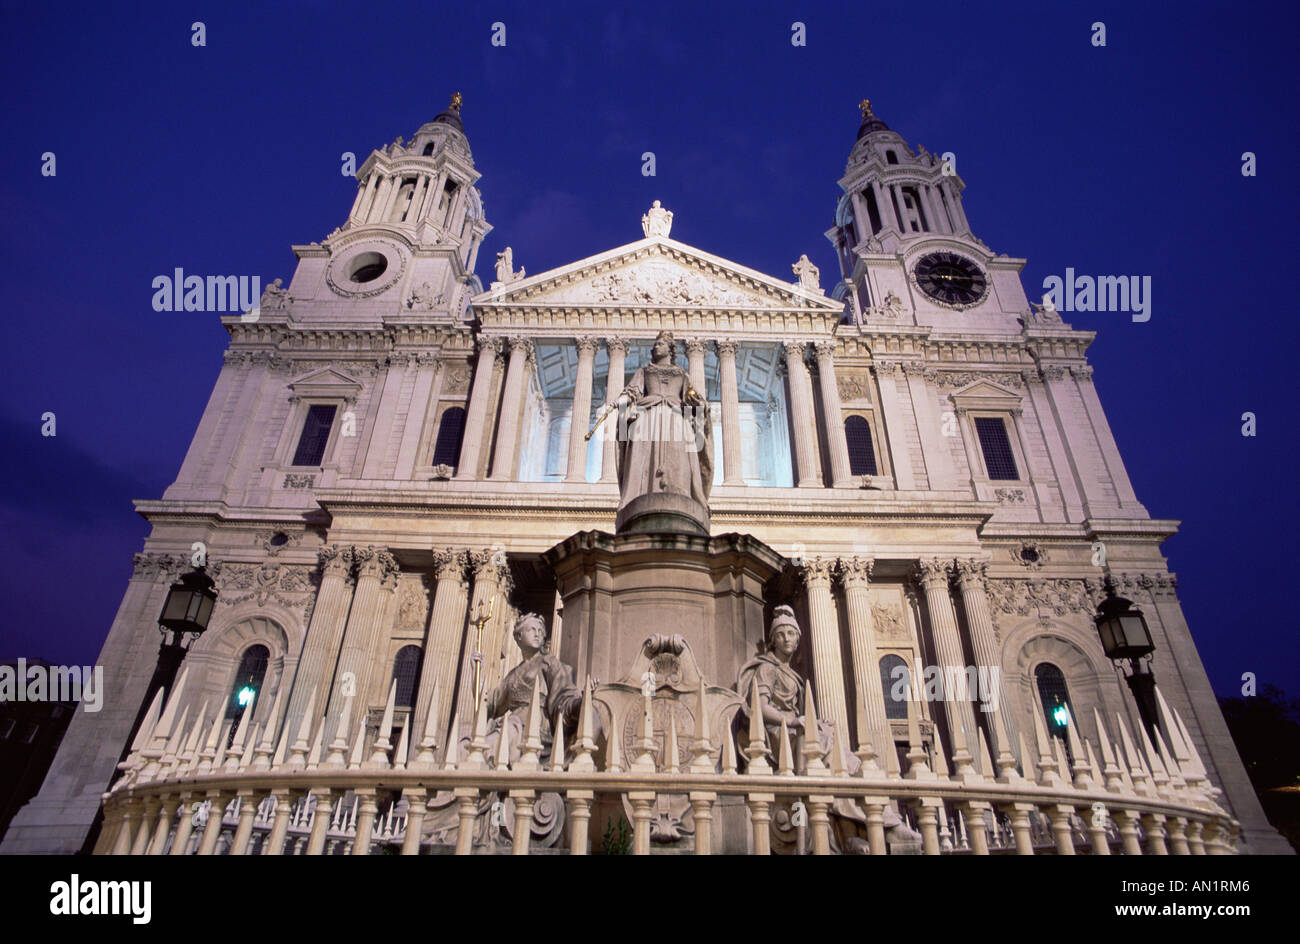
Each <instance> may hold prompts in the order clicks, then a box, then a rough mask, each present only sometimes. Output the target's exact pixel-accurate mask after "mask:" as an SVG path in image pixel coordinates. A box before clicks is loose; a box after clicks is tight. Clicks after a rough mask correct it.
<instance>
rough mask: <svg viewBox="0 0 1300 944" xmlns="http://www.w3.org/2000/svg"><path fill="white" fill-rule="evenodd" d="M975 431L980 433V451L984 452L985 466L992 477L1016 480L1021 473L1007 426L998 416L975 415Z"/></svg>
mask: <svg viewBox="0 0 1300 944" xmlns="http://www.w3.org/2000/svg"><path fill="white" fill-rule="evenodd" d="M975 432H976V433H977V434H978V435H979V439H980V451H981V452H983V453H984V468H986V469H987V470H988V473H989V478H990V479H998V480H1011V481H1016V480H1018V479H1019V478H1020V473H1019V472H1018V471H1017V470H1016V457H1015V455H1014V454H1012V452H1011V441H1010V440H1009V439H1007V426H1006V423H1004V422H1003V421H1002V419H1001V418H999V417H996V416H977V417H975Z"/></svg>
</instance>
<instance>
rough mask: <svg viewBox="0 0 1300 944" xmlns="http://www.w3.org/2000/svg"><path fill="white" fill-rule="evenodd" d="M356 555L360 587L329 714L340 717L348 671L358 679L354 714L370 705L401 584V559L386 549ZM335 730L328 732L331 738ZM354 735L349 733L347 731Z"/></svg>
mask: <svg viewBox="0 0 1300 944" xmlns="http://www.w3.org/2000/svg"><path fill="white" fill-rule="evenodd" d="M352 556H353V559H354V560H355V562H356V570H357V589H356V594H355V596H354V597H353V600H352V611H351V612H350V613H349V614H348V623H347V627H346V628H345V629H344V631H343V645H342V646H341V647H340V648H339V661H338V667H337V668H336V669H335V672H334V684H333V686H332V687H331V690H330V699H329V705H330V707H329V712H328V714H329V717H330V718H331V719H333V718H335V717H337V715H338V714H339V712H341V711H342V710H343V694H342V688H343V680H344V679H345V678H346V677H347V675H348V673H352V675H353V677H354V678H355V679H356V696H357V700H356V701H355V702H354V703H353V716H354V717H356V716H358V714H360V713H363V712H364V711H365V710H366V709H367V708H368V707H369V705H368V703H367V699H368V698H369V692H370V683H371V681H372V679H373V678H374V669H375V666H376V665H377V664H378V662H379V657H378V652H379V649H380V645H379V643H380V632H381V630H382V629H383V618H384V615H385V613H386V611H387V606H386V603H387V600H386V597H387V596H388V595H390V594H391V593H392V592H393V588H394V587H396V585H397V561H396V560H394V558H393V555H392V554H390V553H389V552H388V551H387V550H385V549H384V548H378V547H374V546H369V547H355V548H353V549H352ZM332 733H333V732H329V731H327V732H326V737H327V739H328V737H329V736H330V735H331V734H332ZM343 735H344V736H345V737H351V734H350V733H349V732H343Z"/></svg>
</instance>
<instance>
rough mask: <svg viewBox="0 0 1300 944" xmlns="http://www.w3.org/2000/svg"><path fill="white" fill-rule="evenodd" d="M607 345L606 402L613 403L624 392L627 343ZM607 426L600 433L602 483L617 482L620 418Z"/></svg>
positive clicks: (611, 419) (613, 418)
mask: <svg viewBox="0 0 1300 944" xmlns="http://www.w3.org/2000/svg"><path fill="white" fill-rule="evenodd" d="M605 344H606V346H607V347H608V348H609V374H608V375H607V376H606V378H605V402H606V403H612V402H613V401H614V400H615V399H617V397H618V395H619V394H620V393H622V392H623V384H624V375H625V373H626V371H625V365H624V362H625V359H626V357H627V341H625V340H623V338H607V339H606V340H605ZM605 424H606V426H605V428H602V429H601V431H600V438H601V440H602V442H603V443H604V455H603V456H601V466H600V480H601V481H602V482H617V481H618V460H617V458H616V457H615V453H614V451H615V450H616V449H617V448H618V417H617V416H610V417H608V418H607V419H606V420H605Z"/></svg>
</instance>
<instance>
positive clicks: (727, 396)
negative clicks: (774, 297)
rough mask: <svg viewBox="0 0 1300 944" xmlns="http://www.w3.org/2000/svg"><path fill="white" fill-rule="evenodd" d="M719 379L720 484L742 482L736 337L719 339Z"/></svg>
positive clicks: (743, 479)
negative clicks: (720, 405) (720, 400)
mask: <svg viewBox="0 0 1300 944" xmlns="http://www.w3.org/2000/svg"><path fill="white" fill-rule="evenodd" d="M717 348H718V380H719V384H718V386H719V389H720V391H721V394H722V484H723V485H744V484H745V477H744V472H743V464H742V462H741V455H740V384H739V382H738V380H737V378H736V348H737V344H736V342H735V341H718V342H717Z"/></svg>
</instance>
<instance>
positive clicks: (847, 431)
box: [844, 416, 879, 475]
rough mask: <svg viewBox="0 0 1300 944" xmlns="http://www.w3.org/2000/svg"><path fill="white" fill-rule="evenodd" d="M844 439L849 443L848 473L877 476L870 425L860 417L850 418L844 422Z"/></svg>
mask: <svg viewBox="0 0 1300 944" xmlns="http://www.w3.org/2000/svg"><path fill="white" fill-rule="evenodd" d="M844 438H845V439H847V440H848V442H849V471H850V472H852V473H853V474H854V475H878V474H879V473H878V472H877V471H876V450H875V448H874V446H872V443H871V424H870V423H868V422H867V421H866V420H865V419H863V418H862V417H860V416H850V417H849V418H848V419H846V420H845V421H844Z"/></svg>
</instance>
